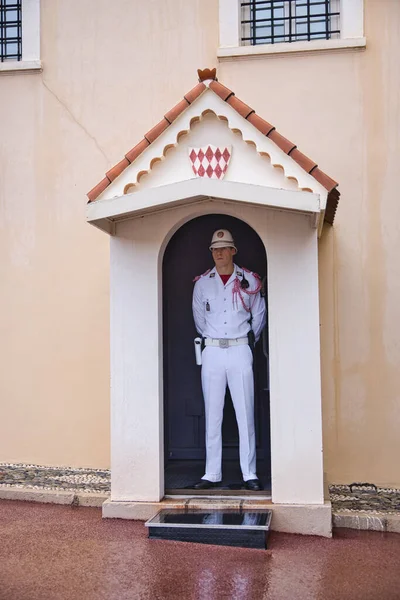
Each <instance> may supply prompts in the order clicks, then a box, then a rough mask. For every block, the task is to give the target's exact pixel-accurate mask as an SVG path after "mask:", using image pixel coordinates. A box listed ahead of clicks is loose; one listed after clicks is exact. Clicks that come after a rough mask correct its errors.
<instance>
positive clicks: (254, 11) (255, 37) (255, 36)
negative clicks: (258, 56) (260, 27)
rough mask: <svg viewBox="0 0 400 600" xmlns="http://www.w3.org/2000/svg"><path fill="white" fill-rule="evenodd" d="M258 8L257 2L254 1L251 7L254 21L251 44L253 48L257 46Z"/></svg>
mask: <svg viewBox="0 0 400 600" xmlns="http://www.w3.org/2000/svg"><path fill="white" fill-rule="evenodd" d="M256 10H257V6H256V0H252V3H251V7H250V12H251V19H252V24H251V33H252V38H253V39H252V40H251V43H252V45H253V46H255V45H256V44H257V13H256Z"/></svg>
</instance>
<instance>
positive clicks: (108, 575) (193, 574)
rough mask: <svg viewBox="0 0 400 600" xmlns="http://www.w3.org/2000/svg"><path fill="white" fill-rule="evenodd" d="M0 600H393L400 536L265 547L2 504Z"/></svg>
mask: <svg viewBox="0 0 400 600" xmlns="http://www.w3.org/2000/svg"><path fill="white" fill-rule="evenodd" d="M0 540H1V542H0V598H1V600H72V599H74V600H75V599H76V600H78V599H79V600H103V599H107V600H114V599H115V600H126V599H139V600H170V599H177V600H178V599H179V600H188V599H191V600H223V599H229V600H253V599H254V600H398V599H399V598H400V535H398V534H394V533H392V534H390V533H375V532H368V531H360V532H359V531H352V530H346V529H342V530H338V531H337V532H336V533H335V536H334V538H333V539H332V540H329V539H324V538H316V537H308V536H297V535H289V534H278V533H272V534H271V537H270V549H269V550H267V551H263V550H248V549H242V548H226V547H221V546H206V545H201V544H185V543H179V542H164V541H158V540H149V539H148V538H147V531H146V529H145V527H144V524H143V523H142V522H138V521H136V522H133V521H120V520H104V521H103V520H102V519H101V511H100V509H97V508H72V507H69V506H68V507H67V506H55V505H46V504H34V503H25V502H17V501H0Z"/></svg>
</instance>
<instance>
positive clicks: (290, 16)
mask: <svg viewBox="0 0 400 600" xmlns="http://www.w3.org/2000/svg"><path fill="white" fill-rule="evenodd" d="M292 19H293V16H292V0H289V42H292V41H293V40H292V23H293V21H292Z"/></svg>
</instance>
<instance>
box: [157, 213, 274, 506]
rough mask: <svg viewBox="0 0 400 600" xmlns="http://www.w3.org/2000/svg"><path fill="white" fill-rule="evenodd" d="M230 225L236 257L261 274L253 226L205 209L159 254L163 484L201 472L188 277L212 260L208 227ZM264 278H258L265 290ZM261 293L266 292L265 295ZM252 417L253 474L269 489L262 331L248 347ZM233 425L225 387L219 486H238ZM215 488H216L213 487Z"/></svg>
mask: <svg viewBox="0 0 400 600" xmlns="http://www.w3.org/2000/svg"><path fill="white" fill-rule="evenodd" d="M219 228H226V229H229V230H230V231H231V232H232V234H233V236H234V239H235V240H236V244H237V246H238V254H237V256H236V257H235V262H236V264H238V265H240V266H245V267H247V268H249V269H251V270H252V271H255V272H257V273H259V275H260V276H261V278H262V279H263V281H264V282H266V277H267V258H266V252H265V248H264V245H263V243H262V241H261V239H260V238H259V236H258V235H257V233H256V232H255V231H254V230H253V229H252V228H251V227H250V226H249V225H247V223H245V222H244V221H241V220H240V219H237V218H235V217H232V216H228V215H221V214H210V215H205V216H201V217H197V218H196V219H192V220H191V221H189V222H187V223H185V224H184V225H183V226H182V227H180V228H179V229H178V231H176V233H175V234H174V235H173V237H172V238H171V240H170V241H169V243H168V246H167V248H166V250H165V253H164V258H163V345H164V451H165V453H164V456H165V491H166V493H167V494H174V493H175V494H176V493H182V490H185V489H186V490H187V489H190V486H191V484H193V483H194V482H195V481H197V480H198V479H199V478H200V477H201V476H202V475H203V473H204V471H203V468H204V458H205V450H204V407H203V397H202V391H201V382H200V367H198V366H196V364H195V359H194V347H193V339H194V337H195V336H196V331H195V327H194V323H193V317H192V308H191V305H192V291H193V283H192V282H193V278H194V277H195V276H196V275H198V274H200V273H203V272H204V271H206V270H207V269H209V268H210V267H212V266H213V262H212V258H211V255H210V251H209V249H208V247H209V242H210V240H211V236H212V233H213V232H214V231H215V230H216V229H219ZM266 288H267V286H266V285H264V289H265V290H266ZM266 301H267V298H266ZM254 364H255V420H256V431H257V461H258V466H257V469H258V475H259V477H260V479H261V480H262V482H263V484H264V487H265V490H266V491H268V490H269V489H270V464H271V460H270V416H269V379H268V332H267V330H265V331H264V333H263V336H262V338H261V340H260V342H259V343H258V344H257V347H256V355H255V361H254ZM238 441H239V439H238V431H237V425H236V419H235V414H234V410H233V406H232V402H231V399H230V395H229V391H228V390H227V394H226V398H225V409H224V422H223V471H224V480H223V490H222V491H223V492H224V493H229V494H231V493H235V491H236V493H243V490H241V473H240V468H239V450H238ZM212 492H213V493H218V494H220V493H221V490H219V489H218V490H212Z"/></svg>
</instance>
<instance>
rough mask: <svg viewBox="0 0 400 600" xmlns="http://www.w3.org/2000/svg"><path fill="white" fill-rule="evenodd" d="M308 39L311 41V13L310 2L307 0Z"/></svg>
mask: <svg viewBox="0 0 400 600" xmlns="http://www.w3.org/2000/svg"><path fill="white" fill-rule="evenodd" d="M307 39H308V41H310V40H311V12H310V0H307Z"/></svg>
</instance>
